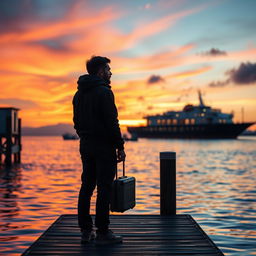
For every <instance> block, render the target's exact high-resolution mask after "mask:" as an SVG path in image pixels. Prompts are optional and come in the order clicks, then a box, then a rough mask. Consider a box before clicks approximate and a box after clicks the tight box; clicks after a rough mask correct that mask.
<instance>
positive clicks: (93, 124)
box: [73, 75, 124, 149]
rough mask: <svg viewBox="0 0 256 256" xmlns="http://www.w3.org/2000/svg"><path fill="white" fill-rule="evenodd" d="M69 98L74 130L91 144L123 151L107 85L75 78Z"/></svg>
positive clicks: (96, 79) (94, 78)
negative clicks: (75, 89)
mask: <svg viewBox="0 0 256 256" xmlns="http://www.w3.org/2000/svg"><path fill="white" fill-rule="evenodd" d="M77 83H78V87H77V89H78V90H77V92H76V94H75V96H74V98H73V114H74V116H73V121H74V128H75V130H76V132H77V134H78V135H79V136H80V137H84V138H85V139H87V140H88V142H91V143H94V142H95V143H101V144H107V145H112V146H114V147H115V148H118V149H123V148H124V147H123V144H124V141H123V139H122V135H121V132H120V127H119V122H118V114H117V109H116V106H115V100H114V95H113V92H112V90H111V87H110V86H109V84H108V83H107V82H106V81H104V80H103V79H101V78H100V77H98V76H93V75H82V76H80V77H79V79H78V81H77Z"/></svg>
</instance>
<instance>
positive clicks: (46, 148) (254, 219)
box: [0, 137, 256, 256]
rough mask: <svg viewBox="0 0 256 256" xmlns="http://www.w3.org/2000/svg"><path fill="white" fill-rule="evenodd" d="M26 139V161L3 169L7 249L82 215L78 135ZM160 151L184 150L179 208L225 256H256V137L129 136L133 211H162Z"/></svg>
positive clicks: (1, 208) (1, 206)
mask: <svg viewBox="0 0 256 256" xmlns="http://www.w3.org/2000/svg"><path fill="white" fill-rule="evenodd" d="M22 143H23V151H22V164H21V165H20V166H17V167H16V168H12V169H11V170H8V171H7V170H2V171H0V228H1V236H0V245H1V255H2V254H3V255H20V253H22V252H23V251H24V250H25V249H26V248H27V247H28V246H29V245H31V244H32V243H33V241H35V239H36V238H37V237H38V236H39V235H41V234H42V232H43V231H44V230H45V229H46V228H47V227H48V226H49V225H50V224H51V223H52V222H53V221H54V220H55V219H56V218H57V217H58V216H60V215H61V214H76V204H77V196H78V191H79V187H80V174H81V173H80V172H81V162H80V157H79V154H78V141H63V140H62V138H60V137H23V142H22ZM160 151H175V152H176V153H177V213H178V214H182V213H184V214H191V215H192V216H193V217H194V218H195V219H196V220H197V222H198V223H199V224H200V226H201V227H202V228H203V229H204V230H205V231H206V233H207V234H208V235H209V236H210V237H211V238H212V240H213V241H214V242H215V243H216V244H217V245H218V246H219V247H220V248H221V250H222V251H223V252H224V253H225V255H232V256H238V255H239V256H248V255H256V246H255V245H256V214H255V213H256V204H255V202H256V187H255V184H256V176H255V175H256V160H255V159H256V137H241V138H239V139H238V140H157V139H151V140H147V139H140V140H139V141H138V142H127V144H126V152H127V161H126V166H127V168H126V170H127V174H128V175H133V176H135V177H136V179H137V206H136V208H135V209H133V210H130V211H128V212H127V214H135V213H136V214H159V152H160ZM120 168H121V165H120ZM94 207H95V197H94V198H93V207H92V212H94Z"/></svg>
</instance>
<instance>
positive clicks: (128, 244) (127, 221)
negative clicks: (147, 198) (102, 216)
mask: <svg viewBox="0 0 256 256" xmlns="http://www.w3.org/2000/svg"><path fill="white" fill-rule="evenodd" d="M110 219H111V224H110V228H111V229H112V230H113V231H114V232H115V233H116V234H121V235H122V236H123V240H124V241H123V243H122V244H118V245H112V246H104V247H99V246H95V245H94V244H93V243H90V244H87V245H82V244H81V243H80V230H79V228H78V225H77V216H76V215H62V216H60V217H59V218H58V219H57V220H56V221H55V222H54V223H53V224H52V225H51V226H50V227H49V228H48V229H47V230H46V231H45V232H44V233H43V234H42V235H41V237H39V238H38V240H37V241H36V242H34V243H33V244H32V245H31V246H30V247H29V248H28V249H27V250H26V251H25V252H24V253H23V254H22V256H27V255H30V256H32V255H55V256H57V255H63V256H64V255H65V256H68V255H70V256H71V255H131V254H133V255H134V254H135V255H162V254H164V255H177V256H187V255H190V256H200V255H201V256H203V255H204V256H221V255H223V253H222V252H221V251H220V250H219V249H218V248H217V246H216V245H215V244H214V243H213V242H212V241H211V239H210V238H209V237H208V236H207V235H206V234H205V232H204V231H203V230H202V229H201V228H200V226H199V225H198V224H197V223H196V222H195V220H194V219H193V218H192V217H191V216H189V215H174V216H160V215H112V216H110Z"/></svg>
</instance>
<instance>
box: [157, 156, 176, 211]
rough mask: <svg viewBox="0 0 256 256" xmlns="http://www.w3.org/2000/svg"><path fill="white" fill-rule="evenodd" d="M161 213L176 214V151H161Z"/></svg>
mask: <svg viewBox="0 0 256 256" xmlns="http://www.w3.org/2000/svg"><path fill="white" fill-rule="evenodd" d="M160 214H161V215H175V214H176V153H175V152H160Z"/></svg>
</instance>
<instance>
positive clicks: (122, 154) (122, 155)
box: [117, 149, 126, 163]
mask: <svg viewBox="0 0 256 256" xmlns="http://www.w3.org/2000/svg"><path fill="white" fill-rule="evenodd" d="M125 157H126V154H125V152H124V150H123V149H122V150H120V149H118V150H117V162H118V163H119V162H122V161H124V160H125Z"/></svg>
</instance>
